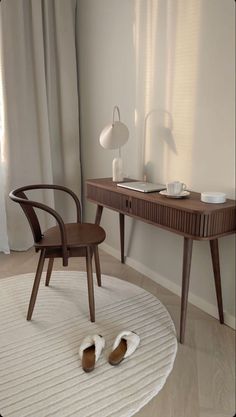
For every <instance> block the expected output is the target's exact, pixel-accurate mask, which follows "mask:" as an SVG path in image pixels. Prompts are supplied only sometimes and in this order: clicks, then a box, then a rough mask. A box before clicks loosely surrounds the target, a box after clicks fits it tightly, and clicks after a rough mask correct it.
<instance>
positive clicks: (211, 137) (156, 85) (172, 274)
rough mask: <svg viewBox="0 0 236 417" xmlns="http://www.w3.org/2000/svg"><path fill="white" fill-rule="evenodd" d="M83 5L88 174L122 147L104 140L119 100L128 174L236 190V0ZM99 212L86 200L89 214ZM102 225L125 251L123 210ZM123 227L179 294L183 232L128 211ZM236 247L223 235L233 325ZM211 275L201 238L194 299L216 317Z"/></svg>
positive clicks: (155, 272) (116, 0) (130, 250)
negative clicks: (156, 225) (154, 224)
mask: <svg viewBox="0 0 236 417" xmlns="http://www.w3.org/2000/svg"><path fill="white" fill-rule="evenodd" d="M78 7H79V8H78V11H79V13H78V38H79V39H78V40H79V73H80V96H81V102H80V106H81V107H80V110H81V138H82V162H83V176H84V180H85V179H87V178H96V177H108V176H111V164H112V159H113V158H114V156H115V155H116V153H117V152H116V151H108V150H104V149H103V148H101V146H100V145H99V134H100V132H101V130H102V129H103V127H104V126H105V125H106V124H107V123H109V122H110V121H111V117H112V109H113V106H114V105H115V104H118V105H119V107H120V111H121V118H122V120H123V121H124V123H126V124H127V125H128V127H129V130H130V139H129V141H128V143H127V144H126V145H125V146H124V147H123V149H122V155H123V162H124V170H125V173H126V174H127V175H129V176H130V177H133V178H141V176H142V175H143V173H145V174H146V175H147V178H148V179H149V180H150V181H153V182H155V181H160V182H164V183H165V182H167V181H170V180H174V179H179V180H182V181H184V182H185V183H186V184H187V185H188V187H189V188H190V189H194V190H196V191H207V190H215V191H217V190H218V191H223V192H226V193H227V196H228V197H231V198H234V187H235V184H234V178H235V173H234V166H235V161H234V157H235V149H234V146H235V145H234V62H235V57H234V46H235V45H234V32H235V27H234V26H235V23H234V2H233V1H232V0H224V1H222V0H153V1H152V0H99V1H95V0H79V1H78ZM143 143H145V152H144V151H143ZM143 166H144V169H143ZM94 214H95V207H94V206H93V205H92V204H90V203H88V202H85V216H86V219H87V220H90V221H91V220H93V219H94ZM102 226H103V227H104V228H105V229H106V231H107V239H106V244H105V246H104V247H105V249H106V250H108V251H110V252H111V253H112V254H114V255H115V256H118V254H119V252H118V251H119V238H118V219H117V215H116V214H115V213H112V212H110V211H109V210H104V214H103V219H102ZM126 226H127V228H126V253H127V256H128V258H127V262H128V263H129V264H130V265H132V266H134V267H135V268H138V269H139V270H141V271H142V272H144V273H146V274H147V275H149V276H150V277H152V278H153V279H154V280H156V281H158V282H160V283H161V284H163V285H165V286H166V287H168V288H170V289H171V290H172V291H174V292H176V293H180V286H181V270H182V250H183V239H182V238H181V237H180V236H177V235H174V234H170V233H169V232H166V231H163V230H160V229H155V228H153V227H152V226H150V225H147V224H144V223H141V222H138V221H134V220H131V219H127V221H126ZM234 253H235V247H234V238H233V237H232V236H230V237H225V238H222V239H220V256H221V269H222V284H223V298H224V308H225V313H226V320H227V322H228V323H229V324H230V325H233V316H234V315H235V313H234V305H235V299H234V294H235V287H234V285H235V284H234V277H235V257H234ZM213 282H214V281H213V273H212V267H211V258H210V250H209V244H208V243H207V242H194V250H193V260H192V270H191V283H190V300H191V301H192V302H193V303H195V304H196V305H199V306H200V307H201V308H203V309H204V310H205V311H208V312H209V313H210V314H212V315H216V316H217V309H216V299H215V292H214V284H213Z"/></svg>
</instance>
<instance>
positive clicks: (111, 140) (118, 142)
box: [99, 121, 129, 149]
mask: <svg viewBox="0 0 236 417" xmlns="http://www.w3.org/2000/svg"><path fill="white" fill-rule="evenodd" d="M128 138H129V130H128V128H127V126H126V125H125V124H124V123H122V122H120V121H115V122H113V123H112V124H109V125H107V126H106V127H104V129H103V130H102V133H101V134H100V139H99V141H100V145H101V146H103V148H105V149H118V148H120V147H121V146H123V145H124V144H125V143H126V142H127V140H128Z"/></svg>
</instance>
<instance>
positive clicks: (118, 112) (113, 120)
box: [112, 106, 120, 124]
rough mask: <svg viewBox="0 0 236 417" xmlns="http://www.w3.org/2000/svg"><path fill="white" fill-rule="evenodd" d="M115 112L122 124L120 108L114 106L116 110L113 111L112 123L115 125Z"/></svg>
mask: <svg viewBox="0 0 236 417" xmlns="http://www.w3.org/2000/svg"><path fill="white" fill-rule="evenodd" d="M115 111H117V114H118V119H119V122H120V109H119V107H118V106H114V109H113V117H112V123H113V124H114V122H115Z"/></svg>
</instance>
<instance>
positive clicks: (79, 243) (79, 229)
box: [35, 223, 106, 249]
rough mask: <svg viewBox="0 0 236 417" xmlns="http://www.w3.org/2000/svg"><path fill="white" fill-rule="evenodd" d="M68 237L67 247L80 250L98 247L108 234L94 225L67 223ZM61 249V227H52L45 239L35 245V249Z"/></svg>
mask: <svg viewBox="0 0 236 417" xmlns="http://www.w3.org/2000/svg"><path fill="white" fill-rule="evenodd" d="M65 228H66V235H67V247H68V248H78V247H85V246H92V245H98V244H99V243H101V242H103V241H104V239H105V237H106V233H105V231H104V230H103V229H102V227H100V226H98V225H97V224H92V223H67V224H65ZM50 247H54V248H55V247H58V248H59V247H61V234H60V229H59V226H54V227H51V228H50V229H47V230H46V231H45V232H44V236H43V238H42V239H41V240H40V241H39V242H37V243H35V248H37V249H41V248H50Z"/></svg>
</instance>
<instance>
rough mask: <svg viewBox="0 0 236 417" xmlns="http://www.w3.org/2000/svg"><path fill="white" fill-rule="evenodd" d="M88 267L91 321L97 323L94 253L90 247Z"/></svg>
mask: <svg viewBox="0 0 236 417" xmlns="http://www.w3.org/2000/svg"><path fill="white" fill-rule="evenodd" d="M86 267H87V281H88V299H89V311H90V320H91V322H95V302H94V290H93V272H92V252H91V248H90V247H89V246H88V247H87V248H86Z"/></svg>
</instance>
